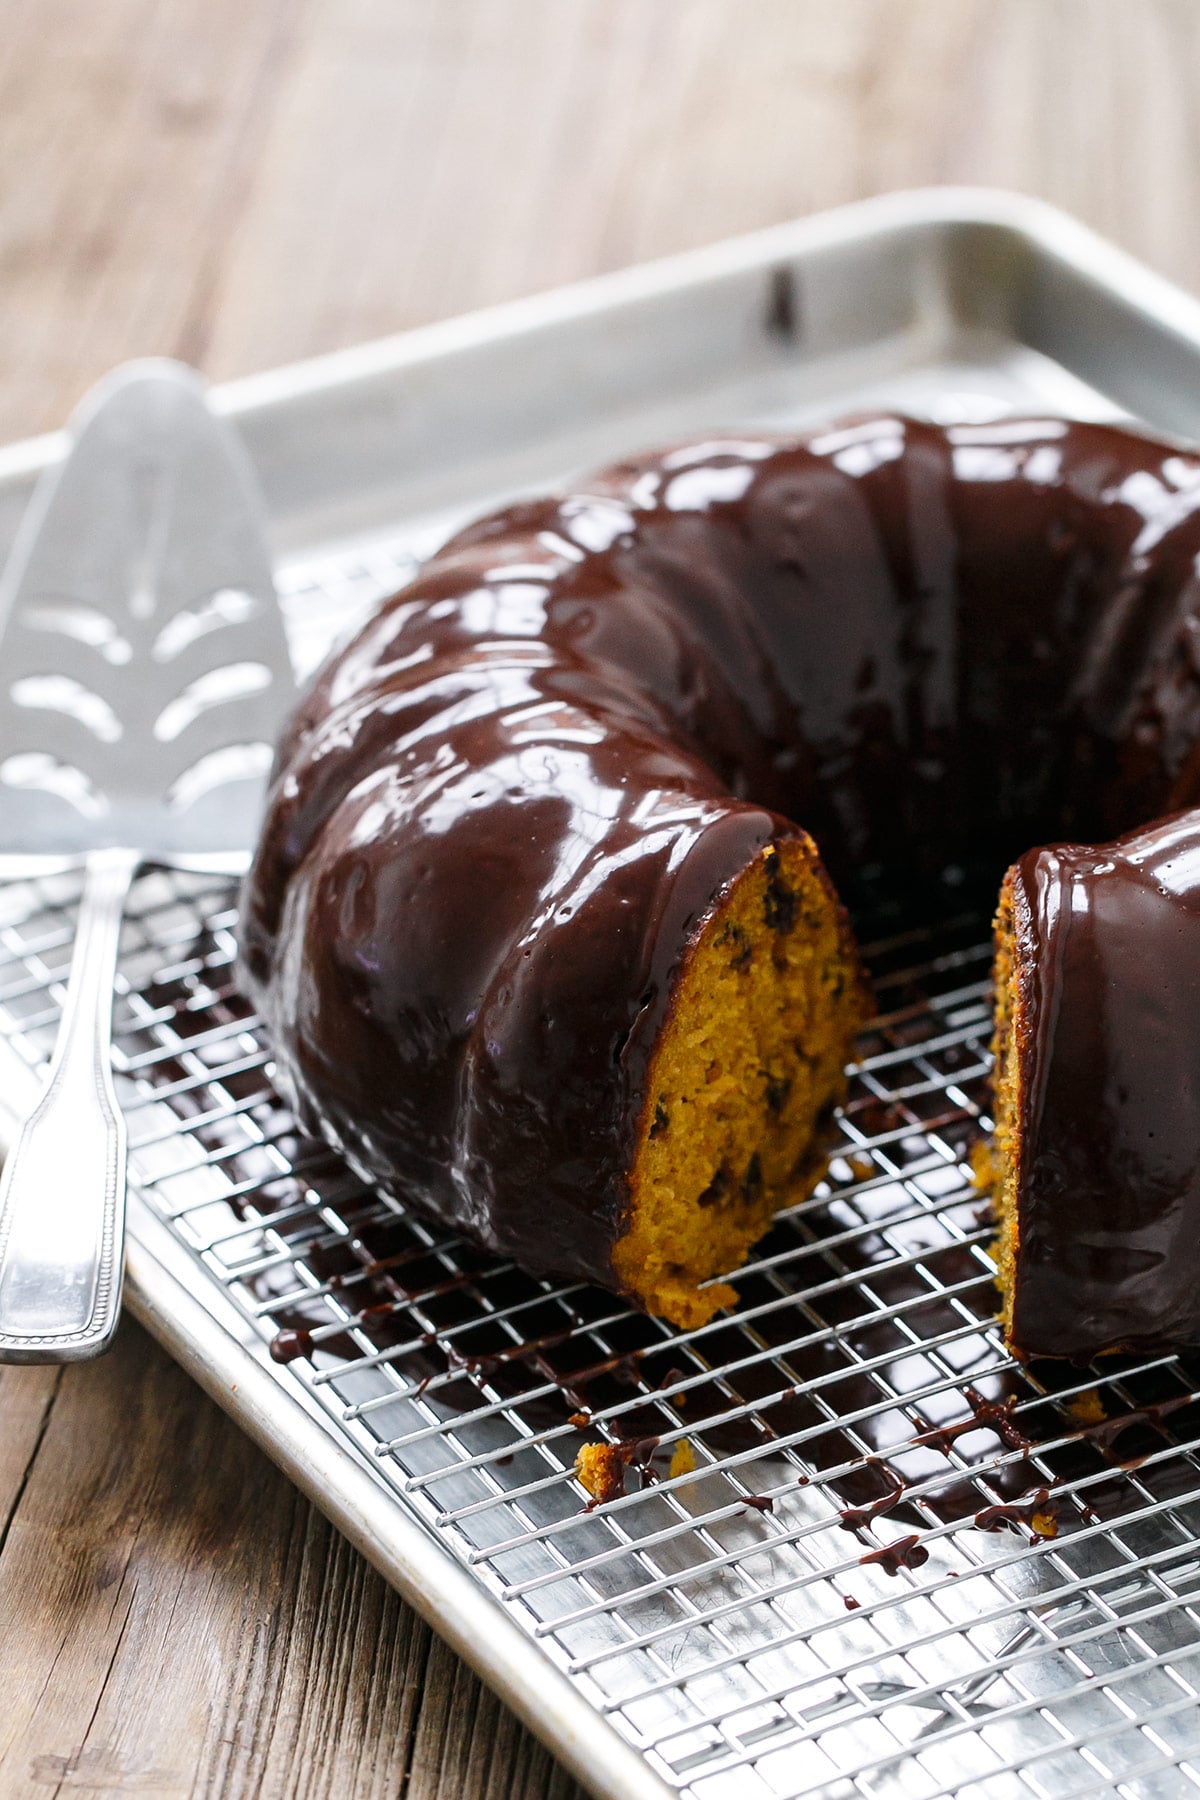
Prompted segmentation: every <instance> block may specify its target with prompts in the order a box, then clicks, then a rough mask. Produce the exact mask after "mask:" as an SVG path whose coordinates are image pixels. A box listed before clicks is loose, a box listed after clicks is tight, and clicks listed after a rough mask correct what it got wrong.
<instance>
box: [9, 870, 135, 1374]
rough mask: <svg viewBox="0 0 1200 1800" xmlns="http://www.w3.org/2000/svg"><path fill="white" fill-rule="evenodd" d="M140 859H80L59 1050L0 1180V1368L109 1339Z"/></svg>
mask: <svg viewBox="0 0 1200 1800" xmlns="http://www.w3.org/2000/svg"><path fill="white" fill-rule="evenodd" d="M139 860H140V859H139V856H138V854H137V852H136V851H133V850H94V851H92V853H91V854H90V855H89V857H88V859H87V865H86V880H85V883H84V890H83V899H82V901H81V903H80V907H79V923H78V927H77V930H76V937H75V950H74V954H73V956H72V958H71V974H70V979H69V981H68V983H67V998H66V1004H65V1006H64V1007H63V1014H62V1021H61V1023H60V1025H59V1028H58V1041H57V1043H56V1044H55V1047H54V1055H53V1057H52V1059H51V1062H50V1068H49V1070H48V1072H47V1075H46V1080H45V1085H44V1087H43V1089H42V1092H41V1095H40V1097H39V1099H38V1100H37V1103H36V1104H35V1106H34V1109H33V1111H32V1112H31V1113H30V1115H29V1117H28V1118H27V1119H26V1121H25V1123H24V1125H23V1126H22V1128H21V1130H20V1132H19V1134H18V1136H17V1138H16V1142H15V1143H14V1145H13V1148H12V1151H11V1153H10V1155H9V1158H8V1161H7V1163H6V1164H5V1167H4V1177H3V1181H0V1363H8V1362H19V1363H58V1362H76V1361H78V1360H79V1359H80V1358H82V1357H86V1356H99V1355H100V1353H101V1352H102V1351H104V1350H107V1348H108V1346H109V1344H110V1342H111V1341H112V1335H113V1332H114V1331H115V1330H116V1325H117V1316H118V1314H119V1312H120V1306H121V1274H122V1268H123V1263H124V1248H125V1121H124V1119H123V1117H122V1116H121V1108H120V1106H119V1105H118V1104H117V1097H116V1092H115V1090H114V1087H113V1078H112V1058H111V1047H112V1002H113V978H114V976H115V974H116V967H117V950H118V946H119V943H120V936H121V915H122V912H123V910H124V907H125V901H126V899H127V897H128V894H129V887H130V883H131V882H132V880H133V877H134V874H135V872H136V870H137V866H138V862H139Z"/></svg>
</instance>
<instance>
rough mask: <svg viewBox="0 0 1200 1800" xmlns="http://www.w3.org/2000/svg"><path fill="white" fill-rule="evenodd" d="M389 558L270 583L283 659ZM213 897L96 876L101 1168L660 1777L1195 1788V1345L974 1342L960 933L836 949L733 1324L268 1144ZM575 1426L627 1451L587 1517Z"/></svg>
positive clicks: (979, 1266) (969, 1112)
mask: <svg viewBox="0 0 1200 1800" xmlns="http://www.w3.org/2000/svg"><path fill="white" fill-rule="evenodd" d="M406 561H407V559H406V558H404V557H402V556H400V555H397V554H393V553H392V552H390V551H388V550H386V549H380V550H379V551H378V552H377V553H374V554H372V555H370V556H367V557H362V556H359V557H356V558H355V559H354V560H353V561H352V562H351V561H342V562H338V563H330V564H327V565H325V566H324V567H323V568H321V569H318V570H316V571H313V570H312V569H307V570H302V571H294V572H293V573H292V575H291V576H290V577H289V578H286V579H285V582H284V590H285V593H284V597H285V605H286V607H287V609H288V613H289V619H290V623H291V626H292V629H293V632H294V641H295V643H296V644H297V646H298V647H299V650H300V655H301V659H302V660H305V661H308V660H311V658H312V655H313V654H315V653H316V651H318V650H319V649H320V648H321V647H323V645H324V644H325V642H327V641H328V638H329V635H330V631H331V628H332V627H333V626H335V625H336V624H338V623H346V622H349V621H350V620H351V619H352V618H353V617H354V616H355V615H356V614H357V612H358V611H359V610H361V609H362V608H363V607H364V606H365V605H367V604H369V602H370V601H371V600H372V599H373V598H374V597H375V596H377V595H378V593H380V592H381V591H383V590H385V589H386V588H388V587H391V586H394V585H395V584H396V583H397V582H398V581H399V580H400V579H402V578H403V576H404V574H405V573H406V572H407V567H406ZM77 895H78V884H77V881H76V880H75V878H74V877H72V876H62V877H54V878H44V879H39V880H37V881H32V882H24V883H21V884H10V885H8V886H6V887H4V888H3V889H0V1031H2V1032H3V1034H4V1035H5V1036H6V1037H7V1039H8V1041H9V1043H10V1045H11V1047H12V1048H13V1049H15V1051H16V1052H17V1053H18V1054H19V1055H20V1056H21V1057H22V1058H23V1059H24V1060H25V1061H26V1062H27V1063H29V1064H30V1065H32V1066H36V1065H37V1064H39V1063H40V1062H41V1061H42V1060H43V1059H44V1058H45V1056H46V1055H47V1054H48V1051H49V1047H50V1044H51V1041H52V1038H53V1033H54V1029H55V1026H56V1024H57V1019H58V1010H59V1004H60V1001H61V999H62V995H63V989H64V984H65V980H66V974H67V963H68V959H69V954H70V948H71V939H72V928H73V918H72V909H73V907H74V905H75V903H76V900H77ZM235 906H236V887H235V886H233V885H231V884H229V883H228V882H223V881H220V880H215V879H212V878H202V877H190V876H189V877H184V876H180V875H177V874H170V875H168V874H165V873H163V872H161V871H149V872H147V873H146V874H144V875H143V877H142V878H141V879H140V880H139V882H138V884H137V886H136V888H135V891H134V895H133V898H132V902H131V906H130V910H129V915H128V919H127V924H126V927H125V934H124V941H123V948H122V956H121V965H120V974H119V977H118V982H117V997H116V1021H115V1023H116V1046H115V1051H114V1055H115V1059H116V1066H117V1070H118V1076H119V1085H120V1088H121V1092H122V1098H123V1103H124V1107H125V1111H126V1115H127V1118H128V1122H129V1128H130V1141H131V1173H132V1176H133V1178H134V1180H135V1182H136V1183H137V1185H138V1187H139V1188H140V1190H141V1192H142V1194H143V1196H144V1197H145V1199H146V1200H147V1202H148V1203H149V1204H150V1206H151V1207H152V1208H153V1209H154V1211H155V1212H156V1214H157V1215H158V1216H159V1217H160V1218H161V1220H162V1221H163V1222H164V1223H165V1224H166V1225H167V1227H168V1228H169V1229H170V1231H171V1232H172V1233H173V1234H174V1237H175V1239H176V1240H177V1243H178V1244H179V1245H181V1246H182V1247H184V1248H185V1249H186V1251H187V1253H188V1255H189V1256H190V1258H191V1259H192V1260H193V1262H194V1264H195V1266H196V1267H197V1268H198V1269H203V1270H204V1271H205V1272H206V1277H207V1279H208V1280H209V1281H210V1282H211V1291H212V1292H213V1293H214V1294H216V1292H217V1289H218V1288H220V1289H223V1290H224V1292H225V1293H226V1294H227V1295H229V1296H230V1297H232V1299H233V1300H234V1301H235V1302H236V1303H237V1305H238V1306H239V1307H240V1308H241V1309H242V1312H243V1313H244V1315H245V1316H246V1318H247V1319H248V1320H249V1321H252V1322H253V1325H254V1327H255V1329H256V1331H257V1333H258V1334H259V1338H260V1340H261V1345H262V1354H263V1357H264V1359H265V1358H267V1357H271V1358H273V1359H274V1361H273V1366H276V1367H277V1368H278V1373H279V1378H280V1380H281V1381H288V1382H290V1381H291V1380H292V1379H293V1378H297V1377H298V1378H299V1379H300V1380H302V1381H303V1382H304V1384H305V1386H306V1387H307V1389H308V1390H309V1393H310V1395H311V1396H312V1398H313V1399H314V1400H315V1401H317V1402H318V1403H319V1404H320V1406H321V1407H322V1408H323V1409H324V1411H325V1413H326V1416H327V1417H328V1418H329V1419H330V1420H331V1421H332V1422H334V1424H335V1425H336V1428H337V1429H338V1431H339V1432H341V1433H344V1434H345V1438H346V1440H348V1441H349V1442H351V1443H352V1444H353V1445H354V1447H355V1448H356V1450H357V1451H359V1452H360V1453H365V1455H366V1456H367V1457H368V1458H369V1459H370V1462H371V1465H372V1467H373V1468H374V1470H375V1471H376V1472H377V1476H378V1480H379V1481H380V1483H382V1484H385V1485H386V1487H387V1488H388V1490H389V1491H390V1492H391V1493H392V1494H393V1495H394V1497H395V1502H396V1505H397V1506H400V1507H405V1508H408V1509H410V1510H411V1512H412V1513H413V1514H415V1515H416V1517H417V1518H419V1519H420V1520H421V1521H422V1522H423V1523H424V1525H425V1527H426V1528H427V1529H428V1530H429V1531H430V1532H431V1533H434V1534H436V1536H437V1537H438V1538H439V1539H440V1540H441V1541H442V1542H443V1544H445V1545H446V1546H447V1547H448V1548H449V1549H450V1550H451V1551H452V1552H453V1553H454V1555H455V1556H456V1557H457V1558H458V1559H459V1560H460V1561H461V1562H462V1563H463V1564H465V1565H467V1566H468V1567H469V1568H470V1569H471V1570H472V1571H473V1572H474V1574H475V1576H476V1577H477V1579H478V1581H479V1582H480V1583H481V1584H482V1585H483V1586H484V1587H485V1588H486V1589H487V1590H488V1591H490V1593H491V1594H492V1595H493V1596H495V1597H496V1598H497V1599H498V1600H499V1602H500V1603H501V1604H502V1605H503V1606H504V1608H505V1609H506V1610H507V1611H508V1613H509V1614H510V1616H511V1617H512V1618H513V1619H515V1620H516V1621H517V1622H518V1623H519V1624H520V1626H521V1627H522V1628H523V1629H524V1631H525V1632H527V1633H528V1634H529V1636H530V1637H532V1638H533V1639H535V1640H536V1641H537V1642H538V1643H540V1644H541V1645H542V1647H543V1648H544V1650H545V1653H546V1655H547V1657H549V1658H550V1659H552V1661H553V1662H554V1663H555V1664H556V1665H557V1666H558V1668H560V1669H561V1670H563V1671H565V1672H566V1673H567V1675H568V1676H569V1677H570V1678H571V1679H572V1680H573V1681H574V1682H575V1683H576V1684H577V1685H578V1687H579V1689H580V1690H581V1691H582V1692H583V1694H584V1695H585V1696H586V1698H587V1699H588V1700H589V1701H590V1702H591V1704H592V1705H593V1706H594V1707H596V1708H597V1709H599V1711H600V1712H602V1713H603V1714H605V1715H606V1716H607V1717H608V1718H609V1719H610V1720H611V1721H612V1723H613V1724H614V1726H615V1727H616V1728H617V1730H618V1731H619V1732H620V1733H621V1734H622V1735H623V1736H625V1737H626V1738H627V1739H628V1740H629V1741H631V1742H632V1743H633V1744H635V1745H636V1746H638V1747H639V1748H640V1749H641V1750H642V1751H643V1752H644V1754H645V1755H646V1757H647V1758H648V1760H649V1762H650V1765H651V1767H652V1768H654V1769H655V1770H656V1771H657V1772H658V1773H659V1774H660V1775H661V1776H662V1777H663V1778H664V1779H665V1780H666V1781H667V1782H668V1783H669V1784H671V1785H673V1786H675V1787H677V1788H678V1789H680V1790H681V1791H682V1792H684V1793H686V1794H688V1795H691V1796H694V1797H695V1800H757V1797H758V1796H762V1797H764V1800H766V1797H771V1800H790V1797H793V1796H796V1797H798V1796H801V1795H812V1794H818V1793H819V1794H823V1795H828V1796H831V1797H834V1796H843V1795H850V1794H859V1793H861V1794H870V1795H886V1796H891V1795H896V1796H905V1797H907V1796H912V1795H929V1796H935V1795H951V1794H954V1795H971V1796H988V1797H992V1796H995V1797H997V1800H999V1797H1001V1796H1004V1797H1007V1796H1009V1795H1012V1796H1028V1795H1052V1796H1055V1797H1056V1800H1065V1797H1066V1796H1070V1795H1077V1794H1078V1795H1083V1794H1087V1795H1095V1794H1107V1793H1112V1794H1121V1795H1131V1796H1138V1797H1139V1800H1142V1797H1146V1800H1150V1797H1159V1796H1172V1795H1175V1794H1183V1793H1193V1792H1195V1791H1196V1790H1197V1789H1198V1788H1200V1698H1198V1695H1200V1549H1198V1546H1197V1532H1198V1529H1200V1461H1198V1459H1197V1451H1198V1450H1200V1362H1198V1363H1196V1364H1195V1365H1190V1364H1189V1363H1187V1362H1186V1361H1184V1360H1181V1359H1179V1358H1176V1357H1171V1356H1151V1357H1119V1358H1107V1359H1105V1360H1104V1361H1103V1362H1102V1363H1101V1364H1100V1365H1098V1366H1097V1367H1095V1368H1086V1369H1085V1368H1075V1367H1072V1366H1071V1365H1068V1364H1050V1363H1044V1364H1035V1365H1033V1366H1031V1367H1029V1368H1021V1367H1019V1366H1017V1365H1015V1364H1014V1363H1013V1362H1012V1360H1011V1359H1010V1358H1009V1357H1008V1356H1007V1355H1006V1353H1005V1351H1004V1348H1003V1345H1002V1343H1001V1340H1000V1337H999V1335H998V1332H997V1330H996V1328H995V1325H994V1319H993V1315H994V1311H995V1305H996V1296H995V1291H994V1288H993V1286H992V1282H991V1274H992V1268H991V1264H990V1262H989V1259H988V1248H987V1247H988V1241H989V1236H990V1228H989V1222H988V1218H987V1212H986V1205H985V1203H984V1200H983V1196H982V1194H981V1192H980V1190H979V1188H978V1187H977V1186H976V1185H975V1183H974V1181H973V1179H972V1173H971V1167H970V1156H971V1153H972V1149H973V1147H974V1146H976V1145H978V1144H979V1143H980V1142H981V1140H982V1139H983V1138H984V1137H985V1136H986V1132H987V1130H988V1127H989V1124H990V1121H989V1119H988V1116H987V1104H988V1099H987V1074H988V1068H989V1055H988V1041H989V1036H990V1029H991V1025H990V1012H989V1005H988V961H989V947H988V942H987V932H986V921H985V920H983V921H981V920H980V919H979V918H978V917H977V916H966V917H963V918H960V919H956V920H951V921H949V922H947V923H944V924H943V925H941V926H940V927H939V928H938V929H937V930H936V931H920V932H918V931H910V932H906V933H903V934H900V935H895V936H893V937H892V938H891V939H890V940H885V941H882V942H878V943H875V944H874V945H872V946H870V947H869V948H868V950H867V958H868V962H869V964H870V966H871V969H872V972H873V975H874V978H875V983H876V992H877V996H878V1001H879V1006H880V1012H879V1016H878V1017H877V1018H876V1019H875V1021H874V1022H873V1023H872V1025H871V1026H870V1028H869V1029H868V1030H867V1032H866V1033H865V1034H864V1036H863V1038H862V1041H861V1044H860V1046H859V1052H860V1061H859V1062H858V1064H857V1066H856V1068H855V1071H854V1077H853V1083H852V1088H851V1094H850V1098H849V1101H848V1103H847V1105H846V1107H845V1109H844V1112H843V1113H842V1115H841V1117H840V1119H839V1121H838V1134H839V1135H838V1141H837V1143H836V1145H835V1149H834V1155H833V1159H832V1162H831V1164H830V1168H829V1174H828V1178H827V1180H826V1181H825V1182H824V1184H823V1185H822V1187H821V1188H820V1189H819V1190H818V1192H817V1193H816V1194H815V1195H814V1196H813V1197H812V1198H811V1199H809V1200H807V1201H805V1202H804V1203H803V1204H801V1205H798V1206H796V1207H794V1208H792V1209H791V1210H789V1211H788V1212H786V1213H784V1214H782V1215H781V1216H780V1218H779V1219H778V1220H777V1222H776V1224H775V1226H774V1228H773V1230H772V1232H771V1233H770V1235H769V1237H768V1238H767V1239H766V1240H765V1241H764V1243H763V1244H762V1245H761V1246H760V1248H759V1250H758V1252H757V1254H756V1256H755V1257H754V1259H753V1261H752V1262H751V1263H750V1265H749V1266H748V1267H747V1268H746V1269H745V1270H743V1271H742V1272H741V1273H740V1274H739V1275H738V1277H737V1285H738V1289H739V1292H740V1296H741V1298H740V1304H739V1306H738V1307H737V1309H736V1311H734V1312H733V1313H731V1314H727V1315H722V1316H719V1317H718V1318H717V1319H715V1320H714V1321H713V1322H712V1323H711V1324H709V1325H707V1326H705V1327H703V1328H702V1329H700V1330H697V1331H691V1332H677V1331H674V1330H672V1329H670V1328H669V1327H667V1326H665V1325H663V1324H661V1323H659V1322H657V1321H654V1320H651V1319H648V1318H645V1317H643V1316H641V1315H639V1314H634V1313H630V1312H628V1311H626V1310H624V1309H623V1308H622V1307H621V1306H620V1305H619V1304H618V1303H617V1302H616V1301H614V1300H613V1298H612V1297H611V1296H610V1295H607V1294H604V1293H601V1292H598V1291H597V1290H595V1289H591V1288H587V1287H583V1286H580V1285H574V1284H571V1285H566V1286H556V1285H554V1284H552V1283H548V1282H544V1281H538V1280H534V1279H532V1278H531V1277H529V1276H527V1275H525V1274H523V1273H521V1272H520V1271H519V1270H518V1269H516V1268H515V1267H513V1266H512V1265H511V1264H507V1263H502V1262H499V1261H497V1260H496V1259H494V1258H490V1257H488V1256H486V1255H484V1254H483V1253H482V1252H480V1251H477V1250H476V1249H474V1248H473V1247H472V1246H471V1245H469V1244H467V1243H465V1242H464V1241H462V1240H461V1239H458V1238H455V1237H452V1236H448V1235H447V1234H446V1233H444V1232H442V1231H440V1230H438V1229H437V1228H436V1227H434V1226H432V1225H430V1224H428V1223H427V1222H425V1221H424V1220H422V1219H421V1218H420V1217H419V1216H417V1215H415V1214H410V1213H408V1212H405V1211H404V1210H403V1209H402V1208H401V1207H399V1206H398V1205H397V1204H396V1203H394V1202H393V1201H391V1200H389V1199H386V1198H383V1197H381V1196H380V1195H379V1194H378V1193H376V1192H375V1191H373V1190H372V1189H370V1188H369V1187H367V1186H365V1185H364V1184H363V1183H362V1182H360V1181H359V1180H357V1179H356V1178H355V1177H354V1176H353V1175H352V1174H350V1173H349V1172H348V1171H347V1170H346V1169H345V1167H344V1166H343V1165H341V1164H340V1163H339V1162H338V1160H337V1158H336V1157H335V1156H333V1155H332V1153H331V1152H330V1151H328V1150H327V1149H325V1148H324V1147H323V1146H321V1145H317V1144H313V1143H312V1142H310V1141H305V1140H304V1139H302V1138H301V1137H300V1136H299V1135H298V1134H297V1133H296V1131H295V1129H294V1127H293V1123H292V1120H291V1118H290V1117H289V1115H288V1113H287V1111H286V1109H285V1108H284V1107H283V1106H282V1105H281V1103H280V1101H279V1100H278V1098H277V1097H276V1095H275V1094H274V1092H273V1090H272V1087H271V1080H270V1060H269V1052H268V1049H267V1046H266V1045H265V1043H264V1041H263V1039H262V1037H261V1035H260V1033H259V1031H258V1029H257V1026H256V1023H255V1020H254V1018H253V1017H252V1015H251V1013H250V1011H249V1008H248V1007H247V1005H246V1003H245V1001H244V1000H243V999H242V998H241V996H240V995H239V993H238V991H237V987H236V984H235V980H234V955H235V937H234V933H235V922H236V912H235ZM283 1365H288V1366H287V1367H286V1368H285V1367H284V1366H283ZM586 1442H607V1443H610V1444H613V1445H616V1446H617V1447H618V1448H619V1450H620V1452H621V1456H622V1459H623V1461H624V1464H625V1483H624V1485H625V1492H624V1493H623V1494H621V1495H619V1496H618V1497H617V1498H615V1499H613V1500H612V1501H611V1502H609V1503H607V1504H605V1505H604V1506H602V1507H593V1508H592V1509H591V1510H589V1509H588V1496H587V1495H586V1494H585V1493H584V1491H583V1490H582V1488H581V1487H580V1486H579V1485H578V1483H577V1482H576V1480H575V1479H574V1476H573V1465H574V1461H575V1456H576V1453H577V1451H578V1450H579V1448H580V1446H581V1445H582V1444H584V1443H586ZM680 1446H684V1448H682V1449H681V1448H680ZM689 1465H694V1466H689ZM672 1467H674V1469H675V1473H672V1472H671V1471H672Z"/></svg>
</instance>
